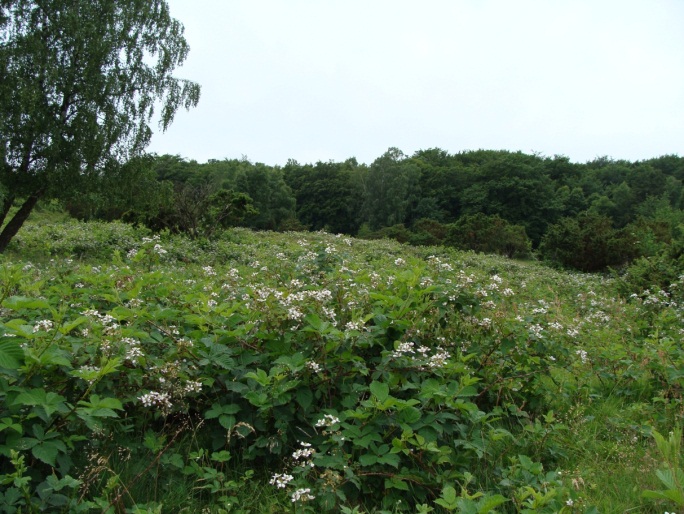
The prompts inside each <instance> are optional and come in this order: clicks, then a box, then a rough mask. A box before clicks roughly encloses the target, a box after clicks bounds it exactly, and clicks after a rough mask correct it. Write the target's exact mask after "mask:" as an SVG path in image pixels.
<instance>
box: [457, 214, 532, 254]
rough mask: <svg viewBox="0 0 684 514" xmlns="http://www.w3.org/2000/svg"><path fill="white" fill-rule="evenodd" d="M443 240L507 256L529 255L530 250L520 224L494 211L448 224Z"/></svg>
mask: <svg viewBox="0 0 684 514" xmlns="http://www.w3.org/2000/svg"><path fill="white" fill-rule="evenodd" d="M445 244H447V245H449V246H453V247H455V248H459V249H461V250H473V251H476V252H483V253H495V254H499V255H505V256H506V257H529V255H530V253H531V251H532V244H531V241H530V240H529V239H528V237H527V234H526V233H525V228H524V227H523V226H521V225H511V224H510V223H508V222H507V221H506V220H504V219H502V218H500V217H499V216H497V215H493V216H487V215H486V214H482V213H478V214H473V215H469V216H463V217H461V218H459V219H458V221H456V222H455V223H452V224H450V225H448V234H447V236H446V239H445Z"/></svg>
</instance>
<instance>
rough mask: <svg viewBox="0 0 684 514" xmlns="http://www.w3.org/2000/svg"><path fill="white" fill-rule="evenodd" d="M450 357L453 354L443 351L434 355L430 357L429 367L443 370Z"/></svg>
mask: <svg viewBox="0 0 684 514" xmlns="http://www.w3.org/2000/svg"><path fill="white" fill-rule="evenodd" d="M450 357H451V354H450V353H449V352H447V351H444V350H441V351H439V352H438V353H436V354H434V355H433V356H432V357H430V361H429V362H428V366H429V367H430V368H432V369H435V368H443V367H444V366H446V364H447V361H448V360H449V358H450Z"/></svg>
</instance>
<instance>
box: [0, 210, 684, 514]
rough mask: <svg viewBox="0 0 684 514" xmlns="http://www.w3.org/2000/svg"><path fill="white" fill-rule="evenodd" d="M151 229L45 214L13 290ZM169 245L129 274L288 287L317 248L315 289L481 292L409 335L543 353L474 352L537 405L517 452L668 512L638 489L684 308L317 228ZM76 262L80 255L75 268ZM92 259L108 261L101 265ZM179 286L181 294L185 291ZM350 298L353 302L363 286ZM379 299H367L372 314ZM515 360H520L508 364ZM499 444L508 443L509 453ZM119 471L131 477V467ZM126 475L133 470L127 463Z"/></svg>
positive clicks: (587, 484) (506, 264)
mask: <svg viewBox="0 0 684 514" xmlns="http://www.w3.org/2000/svg"><path fill="white" fill-rule="evenodd" d="M142 235H143V234H142V233H141V232H139V231H136V230H134V229H132V228H130V227H127V226H124V225H117V224H114V225H105V224H93V225H83V224H77V223H73V222H62V223H61V224H59V225H54V224H53V223H52V222H51V221H50V219H49V217H42V218H39V219H37V220H33V221H32V222H30V224H29V225H28V226H27V227H25V228H24V229H23V231H22V233H21V234H20V236H19V237H18V238H17V240H16V241H15V243H14V244H13V245H12V247H11V251H10V254H9V255H8V256H6V257H5V258H4V261H5V262H4V264H3V266H4V268H5V269H9V267H11V266H12V265H14V266H15V267H16V266H20V267H22V268H24V269H27V268H25V266H26V263H27V262H28V261H32V263H33V266H34V267H33V268H32V270H31V271H30V273H31V274H32V275H31V277H32V278H31V280H29V281H21V282H20V284H19V286H18V287H17V290H16V291H13V293H14V294H21V295H25V296H40V295H42V294H46V291H47V290H48V289H49V287H50V283H51V280H52V278H50V277H56V276H59V277H60V279H59V280H62V281H64V283H66V284H70V287H74V286H75V284H77V283H81V282H85V283H86V286H87V287H89V283H88V282H89V281H90V282H92V283H95V282H96V281H97V280H101V279H96V278H94V277H95V275H97V274H98V272H100V271H101V270H100V268H102V271H101V272H102V273H110V274H112V275H113V274H115V273H117V267H118V268H119V269H120V268H121V266H123V264H117V265H116V266H115V267H112V265H111V262H112V261H111V259H112V253H113V250H117V251H118V252H120V255H121V256H122V258H123V256H124V255H125V253H126V252H127V250H129V249H130V248H133V247H135V246H136V245H139V241H140V238H141V236H142ZM162 244H163V246H164V248H165V249H166V250H167V251H168V253H167V254H165V255H164V256H163V258H162V259H159V260H158V262H142V261H141V262H138V263H135V262H132V261H130V262H129V261H125V262H126V265H127V266H129V271H127V274H135V273H141V274H142V273H158V274H161V276H163V277H166V279H167V280H169V283H171V282H173V281H180V279H181V278H182V279H184V280H195V281H201V280H203V278H202V277H205V278H206V273H203V271H202V269H203V268H204V267H206V266H212V267H213V269H214V270H215V271H216V273H217V274H218V275H219V276H223V277H225V276H226V273H227V272H228V270H230V269H237V270H239V274H240V277H241V278H240V282H239V287H240V288H248V287H249V286H250V284H253V285H254V284H258V285H259V286H263V285H265V284H270V285H274V287H280V288H281V289H282V288H283V285H284V284H286V283H287V281H286V280H284V278H287V279H288V280H289V279H290V278H291V277H293V276H294V275H295V273H294V271H293V269H294V267H295V266H296V263H297V262H300V263H301V259H302V256H303V255H306V254H307V252H311V251H313V253H314V254H315V255H311V256H309V257H308V259H309V261H308V262H309V264H310V266H311V267H312V270H309V271H306V270H305V272H307V273H309V275H308V277H309V279H310V280H311V282H310V284H309V286H310V288H314V287H324V286H325V287H333V286H334V285H335V283H336V282H337V284H338V285H339V280H340V277H341V275H340V273H341V272H340V269H341V268H345V269H351V270H353V275H356V276H363V283H364V284H365V285H366V286H367V287H368V288H371V289H373V288H375V292H376V293H377V294H383V295H389V294H390V293H392V292H393V291H395V290H394V289H393V288H394V287H395V285H394V284H393V282H394V281H395V279H396V281H397V282H398V283H401V282H402V281H403V280H409V279H408V278H406V277H404V276H402V273H404V274H406V273H408V271H407V270H417V271H416V272H417V273H418V275H421V276H422V275H424V276H426V277H429V280H428V282H426V283H423V282H420V283H417V284H414V286H413V287H415V288H420V287H430V286H431V285H434V284H435V283H436V284H438V285H440V286H443V287H445V288H447V289H448V288H450V287H453V289H454V291H456V290H459V291H467V292H468V293H469V294H471V295H472V296H473V297H474V298H477V301H478V309H477V310H475V311H473V312H472V314H470V315H465V314H464V315H462V318H461V319H460V320H458V321H454V326H453V327H447V328H443V329H440V330H439V331H437V329H435V328H434V327H430V326H427V325H426V326H420V325H419V321H416V322H415V323H416V324H415V326H413V327H411V329H414V330H424V331H428V332H430V331H432V330H434V331H435V332H434V336H435V337H450V338H452V340H451V341H448V342H447V343H445V344H446V345H447V347H448V348H449V349H450V351H451V353H452V354H453V355H456V354H457V353H458V354H459V355H465V354H466V353H467V352H468V351H469V350H470V348H468V345H469V344H472V345H474V346H477V345H479V346H478V348H480V347H483V344H484V343H483V341H497V342H498V344H506V341H507V340H509V339H510V340H515V341H516V344H518V346H517V347H516V350H514V351H517V352H522V351H525V350H524V348H520V347H519V343H520V341H524V345H526V347H527V348H528V349H529V351H530V352H532V353H534V354H535V355H537V356H538V359H539V360H540V361H542V362H543V366H542V368H539V369H544V370H546V373H544V374H543V375H542V376H529V375H525V373H524V372H522V373H521V372H519V371H520V370H518V369H516V366H517V365H518V364H519V362H521V361H519V360H515V359H517V357H515V356H513V354H510V353H509V354H506V353H505V352H504V353H502V354H501V355H500V356H499V357H500V361H494V360H491V361H487V359H485V358H484V356H482V355H480V356H478V359H481V360H480V363H481V365H480V366H479V368H482V366H488V365H491V366H492V375H487V373H486V369H485V370H484V371H482V376H483V377H485V380H488V381H489V382H488V384H489V391H488V394H491V395H492V396H491V398H493V400H492V401H493V402H496V401H497V400H499V401H500V404H501V405H502V406H506V407H507V408H510V407H511V406H512V405H517V407H518V408H520V409H522V410H525V411H529V412H531V413H533V414H532V417H531V418H530V419H529V420H527V421H525V420H524V419H523V418H519V419H520V420H519V422H518V423H519V425H518V426H517V427H512V428H511V430H513V428H515V430H516V437H517V438H518V441H517V443H516V447H515V451H517V452H521V451H523V450H524V451H525V452H526V454H527V455H529V456H530V457H532V458H534V459H539V460H543V461H545V462H547V463H554V465H555V466H557V468H558V469H560V470H561V471H562V474H563V475H562V476H563V477H564V478H563V480H564V483H565V485H566V486H568V487H571V488H572V489H574V490H576V493H577V497H578V498H580V503H579V504H582V505H585V506H588V505H595V506H596V507H597V508H598V510H599V511H600V512H625V511H630V512H659V511H662V508H661V509H658V508H656V507H655V505H656V504H654V503H653V502H647V501H646V500H643V499H642V498H641V492H642V491H643V490H644V489H657V488H658V481H657V479H656V478H655V471H656V469H657V468H658V466H659V465H660V460H659V457H658V456H657V454H656V452H655V449H654V446H653V444H652V442H651V441H652V439H651V437H650V436H649V426H655V427H656V428H658V429H659V430H660V431H662V432H667V431H668V430H670V429H671V428H672V427H673V426H674V422H675V421H676V420H677V419H678V417H679V416H680V414H681V409H680V405H681V404H680V392H679V391H680V389H679V378H678V377H676V376H673V373H676V371H677V369H678V366H679V363H680V362H681V361H680V360H678V359H679V353H678V351H677V349H676V348H672V349H671V350H667V349H663V348H669V347H668V346H667V345H668V344H670V342H671V341H675V340H676V341H678V340H679V337H680V336H679V333H678V326H677V322H678V320H679V319H680V311H679V310H678V308H677V307H676V306H665V305H653V304H651V305H650V306H649V305H644V302H638V301H633V302H631V303H628V302H626V301H624V300H621V299H619V298H616V297H615V295H614V293H613V289H612V284H611V281H610V280H606V279H603V278H601V277H597V276H588V275H581V274H574V273H564V272H559V271H554V270H550V269H548V268H546V267H544V266H542V265H539V264H536V263H530V262H526V263H521V262H513V261H509V260H505V259H501V258H497V257H491V256H483V255H475V254H472V253H458V252H452V251H447V250H444V249H441V248H409V247H405V246H401V245H398V244H395V243H392V242H386V241H379V242H378V241H375V242H367V241H357V240H346V239H345V238H339V237H335V236H332V235H327V234H321V233H317V234H294V233H291V234H277V233H252V232H249V231H246V230H235V231H232V232H231V233H229V234H227V235H226V237H224V238H223V239H222V240H221V241H219V242H217V243H207V242H204V243H202V244H198V243H192V242H190V241H187V240H183V239H179V238H169V237H166V238H164V240H163V243H162ZM432 256H436V257H437V259H434V258H431V257H432ZM66 258H69V259H75V260H74V261H73V262H68V263H66V262H65V259H66ZM51 259H52V260H51ZM298 259H299V261H298ZM317 259H318V260H321V259H324V260H325V259H328V260H327V261H326V262H325V263H324V266H323V265H321V266H323V267H320V266H319V268H318V269H316V270H313V267H315V266H318V265H320V262H318V264H317ZM124 260H125V258H124ZM257 261H258V262H257ZM94 265H97V266H98V268H96V269H93V266H94ZM300 271H301V270H300ZM345 276H347V275H345ZM388 277H395V278H393V279H388ZM396 277H399V278H396ZM495 277H496V278H495ZM169 287H170V289H171V290H173V288H174V287H178V286H169ZM236 287H238V286H237V285H236ZM196 290H197V291H199V290H201V288H199V286H198V287H197V289H196ZM340 291H342V290H340ZM170 292H171V293H173V291H170ZM395 292H396V291H395ZM343 293H344V294H346V293H345V292H344V291H342V292H341V293H340V294H343ZM371 293H373V291H372V290H371ZM173 294H177V293H173ZM405 294H408V293H405ZM349 295H350V296H349V297H350V298H352V297H353V292H350V293H349ZM372 298H373V296H372V294H371V296H370V297H369V299H368V303H367V306H368V308H369V309H371V308H372V304H373V299H372ZM375 301H376V302H377V301H380V297H379V296H378V297H375ZM86 302H87V300H86V299H85V298H83V297H81V303H82V305H81V307H80V308H86V307H87V305H85V303H86ZM361 303H363V302H361ZM350 312H351V311H350ZM366 314H367V313H366ZM345 316H346V317H347V318H349V316H351V314H350V313H349V312H339V313H338V317H339V318H340V319H342V318H345ZM663 345H664V346H663ZM497 351H498V350H497ZM492 355H497V354H495V353H493V354H492ZM507 359H510V360H511V361H514V360H515V362H516V364H515V365H509V364H507V363H506V360H507ZM476 360H477V359H476ZM507 373H508V375H507ZM496 374H498V375H499V376H498V377H497V376H495V375H496ZM532 381H534V384H535V385H534V396H532V397H530V398H529V402H526V400H525V399H523V400H522V401H521V399H520V398H521V397H520V396H518V395H516V393H517V392H518V391H525V390H526V387H530V386H529V384H530V383H531V382H532ZM497 387H498V388H499V390H498V394H499V397H497V392H496V388H497ZM654 399H655V401H654ZM542 414H543V416H542ZM501 451H502V452H503V453H506V452H507V451H508V450H507V449H506V448H505V447H502V448H501ZM484 458H485V459H487V458H488V457H486V456H485V457H484ZM489 458H491V459H493V460H496V459H498V457H489ZM504 461H505V459H503V458H501V462H504ZM497 462H498V461H497ZM121 466H122V471H124V470H125V469H126V467H125V466H124V465H123V464H121ZM492 469H495V467H494V466H493V467H492ZM237 471H240V470H237ZM125 473H126V474H128V475H133V476H135V475H134V474H133V472H132V470H130V469H129V470H127V471H125ZM239 474H240V473H238V475H239ZM500 480H501V477H500V476H497V475H496V474H495V473H493V474H492V475H491V476H489V477H483V479H482V482H483V485H486V486H487V488H488V489H490V490H493V489H494V488H495V487H496V486H497V483H498V482H499V481H500ZM487 481H489V483H488V484H486V482H487ZM142 483H145V482H142ZM194 487H195V485H193V484H192V483H190V484H185V485H183V484H181V483H179V482H175V489H176V491H175V494H177V493H178V490H181V491H184V494H183V495H182V496H184V497H185V498H187V495H189V494H190V493H191V492H192V490H193V488H194ZM269 488H270V486H268V485H265V484H263V486H262V487H257V488H256V489H249V490H248V491H247V492H246V495H245V497H244V498H241V499H240V498H238V501H239V502H242V504H243V505H245V504H247V503H249V502H248V500H247V498H251V499H253V498H254V497H255V496H258V495H255V494H254V491H255V490H260V491H262V492H263V491H266V490H270V489H269ZM173 489H174V488H169V489H168V491H167V492H166V493H164V494H166V496H165V497H164V498H163V501H164V502H165V503H166V504H167V505H171V504H173V503H174V502H178V503H177V505H181V504H182V503H183V501H182V500H181V499H175V500H174V499H173V498H172V496H173V494H172V493H171V491H173ZM243 490H244V489H243ZM261 498H262V500H263V501H265V503H266V505H267V506H270V508H272V509H273V510H274V511H278V509H279V508H284V507H283V505H288V500H287V498H286V497H285V498H284V497H282V496H277V495H273V494H270V493H269V494H267V495H265V496H263V495H262V496H261ZM205 499H206V497H205ZM267 506H264V503H261V504H260V505H259V506H256V507H254V508H256V510H259V511H265V510H266V509H267V508H269V507H267ZM663 508H666V509H667V508H671V507H668V506H667V505H664V507H663Z"/></svg>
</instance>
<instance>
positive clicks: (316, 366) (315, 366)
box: [306, 361, 323, 373]
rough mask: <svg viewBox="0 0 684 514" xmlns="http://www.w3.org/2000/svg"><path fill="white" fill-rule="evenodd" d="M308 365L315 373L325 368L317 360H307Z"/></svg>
mask: <svg viewBox="0 0 684 514" xmlns="http://www.w3.org/2000/svg"><path fill="white" fill-rule="evenodd" d="M306 367H307V368H309V369H310V370H311V371H313V372H314V373H320V372H321V371H322V370H323V368H321V365H320V364H318V363H317V362H316V361H307V362H306Z"/></svg>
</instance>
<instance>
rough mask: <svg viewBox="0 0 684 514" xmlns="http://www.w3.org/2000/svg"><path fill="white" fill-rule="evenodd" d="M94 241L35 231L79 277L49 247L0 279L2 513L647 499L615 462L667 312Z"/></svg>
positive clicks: (66, 229) (672, 333) (396, 252)
mask: <svg viewBox="0 0 684 514" xmlns="http://www.w3.org/2000/svg"><path fill="white" fill-rule="evenodd" d="M421 225H422V224H421ZM425 225H426V227H427V228H430V227H432V228H439V227H436V226H433V224H425ZM104 226H105V225H104V224H100V223H70V224H64V225H61V226H59V227H53V229H52V230H53V232H54V233H58V234H59V237H57V239H63V240H65V241H70V240H71V241H73V240H76V239H77V238H85V237H86V236H85V234H89V233H90V232H91V231H92V233H90V235H89V236H88V237H89V238H90V239H91V240H92V241H95V243H93V248H96V249H98V250H97V253H98V255H99V257H98V260H97V261H94V260H91V259H89V258H88V257H87V254H85V255H84V256H82V257H81V259H82V260H80V261H71V260H69V261H67V259H69V258H71V255H72V254H71V253H70V247H69V245H66V244H65V245H64V246H59V247H57V246H54V241H53V242H51V243H50V244H51V245H53V254H52V259H53V260H52V261H47V260H43V261H42V262H37V261H34V262H32V263H29V262H27V261H26V260H24V259H23V258H19V257H18V255H19V254H18V253H15V254H13V255H14V256H15V259H17V260H16V262H10V261H8V260H5V261H4V262H3V264H2V267H1V273H0V278H1V280H2V281H1V283H0V302H1V305H0V309H2V311H1V312H2V315H3V316H2V320H1V321H0V453H1V454H2V455H3V457H4V459H2V460H1V461H0V481H1V482H2V483H3V485H4V489H3V491H2V496H0V505H2V509H3V510H6V511H8V512H12V510H13V509H16V511H19V510H20V509H21V510H22V511H39V510H41V509H42V510H52V511H55V510H57V511H59V510H60V509H61V510H62V511H69V512H78V511H79V510H81V511H88V510H99V511H107V510H113V511H121V512H126V511H130V512H135V511H138V512H143V511H158V510H159V509H161V510H162V511H166V510H170V511H181V510H182V509H183V508H185V509H188V508H190V509H192V510H194V511H202V510H203V509H208V510H210V511H215V512H219V511H226V512H231V511H235V512H241V511H243V512H244V511H246V510H248V509H252V510H253V511H259V512H268V511H272V512H279V511H283V510H288V509H292V508H296V509H298V510H301V511H307V510H312V509H316V510H325V511H345V512H373V511H376V512H378V511H390V512H430V511H431V510H432V511H434V512H444V511H454V512H490V511H492V512H496V511H498V512H514V511H516V512H540V513H541V512H592V508H593V507H592V505H595V504H598V503H599V502H600V501H602V500H601V493H602V492H604V491H606V490H608V489H611V488H616V489H617V491H616V494H614V495H613V496H611V498H614V499H617V500H616V501H621V502H622V503H621V504H620V507H619V509H618V510H621V511H622V510H627V509H629V508H635V507H639V506H640V505H641V503H640V502H641V501H642V499H641V498H639V496H638V495H639V494H640V492H641V491H642V490H655V489H656V488H655V487H654V483H653V481H654V480H657V475H656V473H655V470H653V472H652V473H644V472H636V471H635V472H634V473H631V472H629V470H627V469H620V466H621V465H622V466H624V467H627V466H626V464H625V463H629V464H630V465H631V463H635V465H637V463H639V462H642V461H644V459H646V457H647V456H648V454H649V452H650V451H651V446H650V445H649V444H648V438H647V437H644V435H645V434H647V433H648V432H647V430H646V429H644V428H643V427H644V425H645V422H646V420H649V421H650V422H652V423H653V424H654V425H657V426H658V428H659V430H668V429H670V428H671V427H672V426H673V420H675V419H676V417H677V415H678V413H679V412H680V411H681V406H682V403H681V398H682V396H681V387H682V375H681V369H683V368H684V352H682V350H681V349H680V348H679V346H678V345H677V343H676V341H678V324H677V323H676V320H677V319H678V317H677V316H679V311H678V310H677V309H679V307H678V305H679V303H678V302H670V301H665V297H663V298H662V299H661V300H660V301H659V302H658V303H655V301H654V300H653V298H651V297H650V296H643V297H640V298H638V299H637V298H635V299H632V300H631V301H630V302H624V301H621V300H619V299H616V298H615V295H614V291H615V289H614V286H615V283H614V281H610V280H606V279H601V278H599V277H591V276H587V275H580V274H568V273H562V272H557V271H553V270H550V269H547V268H544V267H543V266H541V265H538V264H536V263H533V262H525V263H518V262H514V261H510V260H506V259H502V258H499V257H494V256H484V255H475V254H473V253H460V252H457V251H455V250H452V249H444V248H443V249H439V248H435V247H429V248H428V247H413V248H412V247H408V246H402V245H398V244H396V243H394V242H392V241H378V240H376V241H363V240H358V239H351V238H345V237H343V236H333V235H329V234H325V233H315V234H304V233H299V234H294V233H290V234H279V233H272V232H263V233H259V234H255V233H252V232H250V231H247V230H244V229H231V230H228V231H226V232H225V233H224V234H223V235H222V236H221V237H220V238H218V239H216V240H215V241H213V242H210V241H205V240H195V241H193V240H190V239H188V238H186V237H181V236H171V235H168V234H165V235H164V236H163V237H159V236H152V237H150V236H149V234H146V233H145V232H136V231H135V230H134V229H130V228H129V230H131V234H133V235H134V236H137V237H136V238H135V240H134V241H132V242H125V241H124V240H116V239H113V240H111V242H109V243H108V242H107V241H110V240H109V239H108V237H109V236H108V235H107V234H108V232H107V231H105V230H104V228H103V227H104ZM121 226H122V225H113V227H121ZM36 228H37V229H38V230H37V232H38V233H39V237H36V238H34V239H26V240H24V242H23V244H22V248H21V251H22V252H24V253H25V254H26V255H31V256H37V255H38V254H39V250H40V249H41V248H43V247H44V245H45V239H46V234H47V233H48V232H47V228H46V227H45V226H43V227H41V226H38V225H36ZM116 230H119V228H112V231H113V232H115V231H116ZM41 231H42V232H41ZM26 233H27V234H29V233H33V230H31V231H27V232H26ZM107 244H110V246H109V250H108V251H105V247H106V246H107ZM58 250H59V253H58ZM651 296H653V297H654V298H659V296H660V295H659V294H655V295H653V294H651ZM611 405H612V407H611ZM598 462H600V463H601V467H605V468H607V469H610V470H612V473H605V474H599V473H598V472H597V471H596V470H595V469H593V466H595V465H596V464H595V463H598ZM639 469H641V468H639ZM663 476H664V475H663ZM74 477H77V478H74ZM623 477H629V480H630V481H629V484H630V486H629V487H630V491H632V490H635V491H637V494H636V495H635V494H631V493H630V494H627V493H626V492H625V491H622V493H623V494H619V493H620V492H621V491H620V490H619V488H620V487H621V486H620V484H621V481H622V479H623ZM599 479H601V480H603V481H604V482H602V483H600V487H596V486H595V485H592V483H593V482H595V481H597V480H599ZM643 501H644V502H646V501H647V499H646V498H644V499H643ZM630 502H631V503H630ZM605 505H606V503H605V502H604V503H603V506H605Z"/></svg>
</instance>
